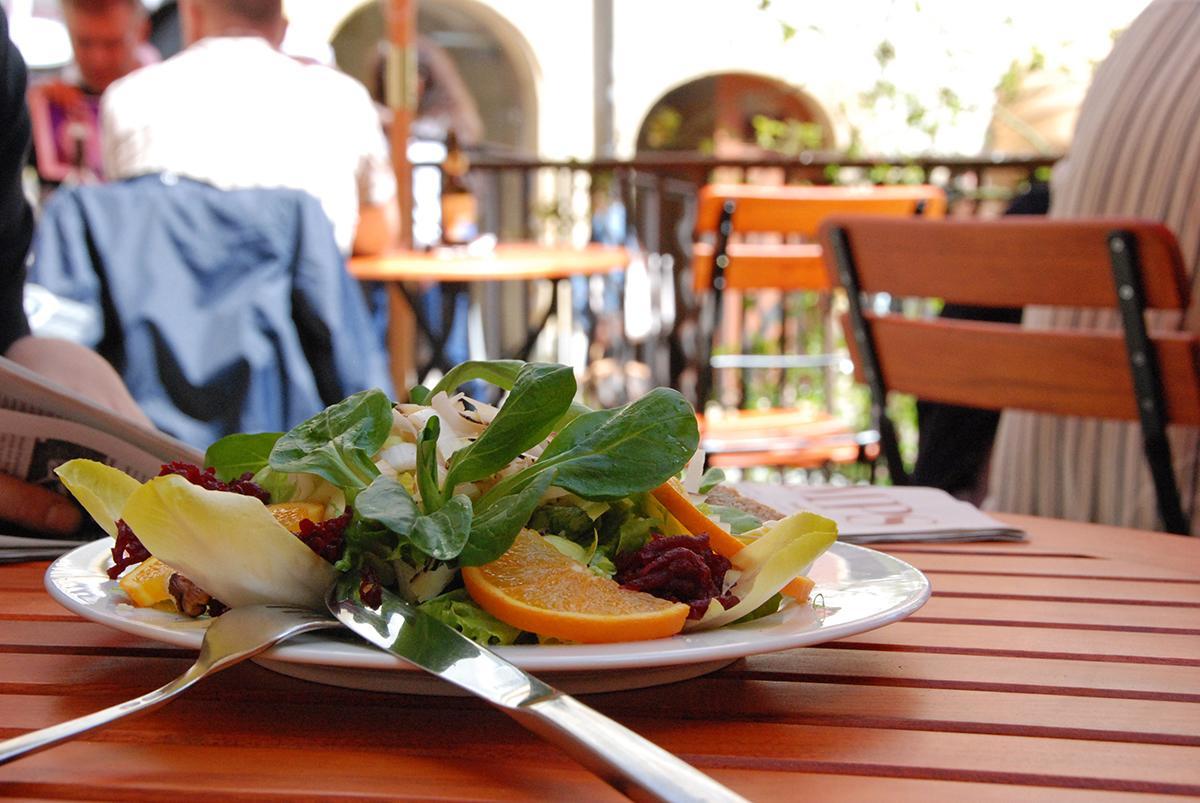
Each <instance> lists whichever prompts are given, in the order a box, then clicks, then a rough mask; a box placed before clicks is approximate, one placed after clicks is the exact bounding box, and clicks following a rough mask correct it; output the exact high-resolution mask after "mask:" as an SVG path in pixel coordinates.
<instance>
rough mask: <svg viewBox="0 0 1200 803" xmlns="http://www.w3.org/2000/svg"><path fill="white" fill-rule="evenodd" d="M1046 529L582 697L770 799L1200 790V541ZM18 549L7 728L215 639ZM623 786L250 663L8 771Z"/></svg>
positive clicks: (49, 778) (411, 794) (255, 782)
mask: <svg viewBox="0 0 1200 803" xmlns="http://www.w3.org/2000/svg"><path fill="white" fill-rule="evenodd" d="M1000 518H1003V519H1004V520H1006V521H1009V522H1011V523H1013V524H1016V525H1018V526H1020V527H1023V528H1024V529H1025V530H1026V531H1027V532H1028V533H1029V539H1028V541H1026V542H1024V543H971V544H944V543H941V544H933V543H925V544H921V543H911V544H895V545H891V546H889V547H888V548H887V551H888V552H890V553H891V554H893V555H896V556H898V557H900V558H902V559H904V560H906V561H908V562H910V563H912V564H914V565H915V566H917V567H918V568H920V569H921V570H922V571H924V572H925V573H926V575H927V576H928V577H929V579H930V581H931V582H932V585H933V596H932V598H931V599H930V600H929V602H928V603H926V605H925V606H924V607H923V608H921V609H920V610H918V611H917V612H916V613H915V614H913V615H912V616H911V617H909V618H908V619H906V620H904V621H901V622H897V623H894V624H890V625H887V626H885V627H883V628H881V629H878V630H874V631H871V632H867V633H863V634H861V635H857V636H851V637H849V638H844V639H842V640H840V641H835V642H832V643H827V644H823V645H820V646H816V647H803V648H799V649H793V650H788V651H785V652H779V653H773V654H767V655H759V656H752V657H750V658H746V659H743V660H739V661H736V662H734V663H733V664H731V665H730V666H728V667H726V668H724V669H721V670H719V671H717V672H714V673H712V674H709V675H705V676H702V677H698V678H694V679H692V680H686V681H682V682H677V683H674V684H671V685H666V686H657V687H653V688H648V689H641V690H636V691H622V692H614V693H607V694H593V695H586V696H584V698H583V699H584V700H585V701H586V702H588V703H589V704H591V705H592V706H594V707H595V708H597V709H599V710H600V711H602V712H604V713H605V714H607V715H609V716H611V717H613V718H615V719H617V720H618V721H620V722H621V723H623V724H625V725H627V726H628V727H630V728H632V729H633V730H635V731H637V732H638V733H640V734H642V735H643V736H646V737H648V738H650V739H652V740H653V741H655V742H657V743H658V744H660V745H662V746H663V747H664V748H666V749H668V750H670V751H672V752H674V753H675V754H676V755H679V756H681V757H682V758H684V759H685V760H687V761H689V762H691V763H692V764H694V765H696V766H697V767H699V768H701V769H702V770H704V771H705V772H707V773H709V774H711V775H712V776H713V777H715V778H716V779H717V780H719V781H720V782H722V783H724V784H726V785H727V786H729V787H731V788H732V789H733V790H734V791H736V792H739V793H740V794H742V795H744V796H745V797H747V798H749V799H751V800H756V801H790V800H811V801H830V802H831V803H832V802H833V801H838V802H839V803H840V801H870V802H871V803H874V802H875V801H935V802H941V801H945V803H957V802H958V801H963V800H969V801H973V802H974V803H989V802H992V801H995V802H997V803H998V802H999V801H1012V800H1029V801H1070V802H1071V803H1085V802H1086V803H1091V801H1102V802H1103V803H1113V802H1115V801H1127V800H1128V801H1133V800H1144V801H1150V800H1155V801H1166V800H1183V799H1187V798H1192V799H1194V798H1195V797H1197V796H1200V538H1188V537H1185V536H1172V535H1164V534H1160V533H1149V532H1140V531H1134V530H1125V529H1118V528H1112V527H1100V526H1093V525H1085V524H1074V523H1069V522H1063V521H1057V520H1052V519H1038V518H1029V517H1019V516H1001V517H1000ZM46 567H47V564H46V563H45V562H41V563H23V564H15V565H9V566H0V738H4V737H10V736H15V735H17V734H19V733H23V732H25V731H27V730H30V729H33V728H41V727H45V726H47V725H51V724H53V723H57V722H61V721H63V720H66V719H69V718H71V717H76V716H79V715H81V714H84V713H87V712H90V711H93V710H96V709H98V708H101V707H103V706H107V705H112V704H114V703H117V702H119V701H122V700H126V699H129V698H131V697H134V696H136V695H140V694H142V693H144V692H146V691H149V690H150V689H152V688H154V687H156V686H158V685H160V684H162V683H164V682H166V681H167V680H169V679H170V678H172V677H173V676H175V675H177V674H178V673H179V672H181V671H183V669H184V668H185V667H187V666H188V665H189V664H190V663H191V661H192V659H193V658H194V657H195V656H194V653H193V652H192V651H189V650H185V649H180V648H176V647H169V646H165V645H163V644H160V643H156V642H153V641H149V640H147V639H145V638H141V637H137V636H132V635H127V634H125V633H121V632H118V631H116V630H111V629H109V628H107V627H104V626H101V625H99V624H93V623H92V622H89V621H85V620H83V619H80V618H79V617H77V616H74V615H71V614H69V613H68V612H67V611H66V610H64V609H63V608H60V607H59V606H58V605H57V604H56V603H55V602H54V601H53V600H52V599H51V598H50V597H49V596H48V595H47V593H46V591H45V590H44V589H43V575H44V574H45V571H46ZM201 795H202V796H203V797H204V799H206V800H222V799H230V798H236V799H239V800H297V799H304V800H315V799H328V800H332V799H349V798H354V799H361V800H417V799H420V800H524V801H558V800H571V801H579V802H580V803H582V801H591V800H618V799H620V798H619V796H618V795H617V793H616V792H614V791H613V790H611V789H610V788H609V787H607V786H606V785H605V784H603V783H602V782H601V781H599V780H597V779H596V778H595V777H594V776H592V775H591V774H589V773H588V772H586V771H585V770H584V769H583V768H581V767H580V766H579V765H577V764H575V763H574V762H573V761H572V760H570V759H569V758H567V757H566V756H565V755H563V754H562V753H560V752H558V751H557V750H556V749H554V748H553V747H551V746H549V745H548V744H547V743H546V742H543V741H541V740H540V739H538V738H537V737H535V736H533V735H532V734H530V733H529V732H527V731H525V730H523V729H522V728H521V727H519V726H518V725H516V724H514V723H513V722H512V721H510V720H509V719H508V718H507V717H505V716H504V715H503V714H500V713H499V712H497V711H495V710H493V709H492V708H489V707H488V706H487V705H485V704H483V703H481V702H478V701H476V700H474V699H465V698H453V697H421V696H406V695H398V694H385V693H379V692H367V691H355V690H351V689H344V688H335V687H328V686H322V685H317V684H314V683H309V682H305V681H301V680H296V679H293V678H290V677H285V676H282V675H278V674H275V673H274V672H270V671H268V670H266V669H263V668H262V667H260V666H257V665H255V664H252V663H243V664H239V665H238V666H235V667H233V668H231V669H229V670H228V671H226V672H223V673H221V674H219V675H217V676H215V677H213V678H210V679H207V680H204V681H203V682H201V683H200V684H199V685H198V686H197V687H196V688H194V689H192V690H190V691H188V692H187V693H186V694H185V695H183V696H182V697H181V698H180V699H179V700H177V701H175V702H172V703H171V704H170V705H168V706H166V707H165V708H163V709H160V710H158V711H156V712H154V713H152V714H148V715H146V716H144V717H142V718H139V719H134V720H129V721H126V722H124V723H120V724H118V725H115V726H113V727H111V728H109V729H107V730H102V731H98V732H94V733H90V734H87V735H86V736H84V737H82V738H81V739H80V740H78V741H74V742H70V743H67V744H64V745H61V746H59V747H56V748H52V749H50V750H47V751H45V752H42V753H38V754H36V755H32V756H29V757H27V758H24V759H21V760H19V761H16V762H13V763H11V764H8V765H6V766H3V767H0V796H5V797H17V798H22V799H26V800H33V799H38V800H44V799H72V800H172V799H193V798H195V797H198V796H201Z"/></svg>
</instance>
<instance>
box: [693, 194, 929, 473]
mask: <svg viewBox="0 0 1200 803" xmlns="http://www.w3.org/2000/svg"><path fill="white" fill-rule="evenodd" d="M945 210H946V198H945V194H944V193H943V192H942V190H941V189H939V188H937V187H932V186H925V185H922V186H894V187H799V186H778V187H762V186H753V185H720V184H713V185H708V186H706V187H704V188H702V189H701V191H700V196H699V208H698V212H697V220H696V228H695V243H694V246H693V262H692V265H693V273H694V277H693V279H694V287H695V290H696V292H697V294H698V295H700V296H701V297H702V298H703V300H704V306H703V307H702V311H701V322H700V338H701V341H702V343H701V349H700V351H701V357H700V359H699V361H698V362H699V366H698V376H697V381H696V395H697V397H698V399H699V400H700V404H701V407H702V408H704V407H705V403H706V402H707V401H708V400H709V396H710V394H711V393H712V391H713V384H714V371H723V370H737V371H741V372H742V374H743V377H745V376H746V375H748V374H749V373H750V372H751V371H753V370H756V369H768V370H775V371H786V370H795V369H802V370H814V371H820V372H822V373H823V382H824V385H825V398H826V405H825V407H824V408H823V409H820V408H814V409H808V410H801V409H795V408H772V409H765V410H764V409H740V408H741V407H742V406H743V401H744V399H742V400H738V402H737V403H735V404H728V405H724V406H718V407H717V408H716V409H709V410H706V412H705V414H703V415H701V420H700V426H701V448H702V449H704V450H705V452H706V453H707V455H708V463H709V465H711V466H717V467H725V468H730V467H737V468H747V467H751V466H787V467H801V468H817V467H824V466H828V465H830V464H839V463H851V462H855V461H859V460H863V459H867V460H871V459H873V458H874V456H875V454H876V452H877V447H876V441H877V439H878V435H877V433H875V432H874V431H866V432H860V431H856V430H854V429H853V428H852V427H849V426H847V425H846V424H845V423H844V422H842V421H840V420H839V419H838V418H836V417H835V416H834V415H833V413H832V385H833V372H834V369H835V367H836V365H837V363H838V362H839V361H840V360H842V359H844V357H842V356H841V355H839V354H836V353H833V352H834V348H833V337H834V332H833V329H832V325H831V323H832V322H831V315H830V306H829V299H830V294H829V291H830V289H831V285H830V283H829V279H828V276H827V274H826V272H825V267H824V263H823V262H822V256H821V246H820V245H819V244H818V243H817V242H816V237H817V231H818V228H819V226H820V224H821V221H822V220H824V219H825V218H826V217H827V216H829V215H832V214H846V213H859V214H882V215H899V216H905V217H910V216H913V215H926V216H932V217H941V216H943V215H944V214H945ZM726 291H737V292H741V293H757V292H762V291H777V292H780V293H783V294H788V293H796V292H804V291H811V292H815V293H816V294H817V299H818V301H817V303H818V305H819V309H818V314H819V317H820V318H821V321H822V327H823V329H824V332H823V333H822V338H821V339H822V342H823V343H824V351H825V352H826V353H820V354H797V353H790V354H789V353H780V354H771V355H763V354H758V355H751V354H741V353H724V352H726V351H728V350H729V349H731V348H732V349H735V350H740V349H741V343H740V342H738V343H733V344H727V343H722V342H721V336H720V329H721V322H722V317H723V309H724V300H725V299H724V296H725V293H726ZM779 350H780V351H781V352H785V351H787V349H784V348H781V349H779ZM742 384H743V390H744V385H745V382H743V383H742Z"/></svg>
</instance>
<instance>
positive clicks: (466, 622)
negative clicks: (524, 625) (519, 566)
mask: <svg viewBox="0 0 1200 803" xmlns="http://www.w3.org/2000/svg"><path fill="white" fill-rule="evenodd" d="M417 607H419V608H420V609H421V610H423V611H425V613H427V614H429V615H430V616H432V617H433V618H434V619H437V620H439V621H441V622H445V623H446V624H448V625H450V626H451V627H453V628H454V629H455V630H457V631H459V632H460V633H462V634H463V635H465V636H466V637H467V638H469V639H471V640H472V641H477V642H479V643H480V644H486V645H488V646H496V645H498V644H512V643H513V642H514V641H516V640H517V636H519V635H521V631H520V629H518V628H515V627H513V626H512V625H507V624H505V623H504V622H501V621H500V620H499V619H497V618H496V617H494V616H492V615H491V614H490V613H488V612H487V611H485V610H484V609H483V608H480V607H479V606H478V605H476V604H475V602H474V601H473V600H472V599H471V598H470V597H469V596H468V595H467V592H466V589H462V588H460V589H458V590H457V591H450V592H448V593H446V594H442V595H441V596H439V597H434V598H433V599H431V600H429V601H428V602H422V603H421V604H420V605H419V606H417Z"/></svg>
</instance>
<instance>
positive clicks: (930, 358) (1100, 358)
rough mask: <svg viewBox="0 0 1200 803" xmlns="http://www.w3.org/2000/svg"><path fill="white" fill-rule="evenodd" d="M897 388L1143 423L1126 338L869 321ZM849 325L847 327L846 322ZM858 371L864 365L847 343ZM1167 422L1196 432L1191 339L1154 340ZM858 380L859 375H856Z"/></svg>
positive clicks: (1196, 373)
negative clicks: (1135, 393)
mask: <svg viewBox="0 0 1200 803" xmlns="http://www.w3.org/2000/svg"><path fill="white" fill-rule="evenodd" d="M867 318H868V321H869V323H870V327H871V331H872V332H873V335H874V342H875V346H876V350H877V352H878V356H879V363H880V365H881V366H882V371H883V375H884V383H885V385H886V386H887V387H888V388H889V389H891V390H897V391H901V392H904V393H912V394H915V395H917V396H920V397H921V398H924V399H929V400H932V401H940V402H945V403H948V404H961V405H966V406H970V407H980V408H985V409H995V410H998V409H1003V408H1009V407H1012V408H1018V409H1025V410H1034V411H1038V412H1045V413H1056V414H1060V415H1076V416H1088V417H1096V418H1111V419H1120V420H1127V421H1136V420H1138V410H1137V405H1136V403H1135V400H1134V392H1133V382H1132V379H1131V377H1130V373H1129V360H1128V357H1127V355H1126V351H1125V343H1124V339H1123V336H1122V334H1121V333H1120V332H1079V331H1061V330H1056V331H1039V330H1030V329H1022V328H1020V327H1018V326H1013V325H1009V324H992V323H977V322H966V321H955V320H946V319H938V320H913V319H903V318H899V317H895V316H885V317H878V316H874V315H869V316H867ZM843 324H844V325H847V326H848V325H849V324H848V321H846V320H845V319H843ZM847 340H848V342H849V343H850V347H851V353H852V356H853V357H854V361H855V365H856V371H857V370H858V368H857V366H860V365H861V360H860V359H859V355H858V354H857V350H856V348H855V344H854V339H853V338H847ZM1153 340H1154V347H1155V350H1156V353H1157V355H1158V361H1159V367H1160V370H1161V373H1162V378H1163V385H1164V388H1163V390H1164V395H1165V399H1166V407H1167V416H1168V421H1170V422H1171V423H1175V424H1191V425H1196V424H1200V370H1198V355H1197V348H1196V340H1195V338H1194V337H1192V336H1191V335H1188V334H1183V333H1162V334H1159V335H1156V336H1155V337H1154V338H1153ZM859 379H860V381H861V380H862V377H861V376H860V377H859Z"/></svg>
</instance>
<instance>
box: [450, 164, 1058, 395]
mask: <svg viewBox="0 0 1200 803" xmlns="http://www.w3.org/2000/svg"><path fill="white" fill-rule="evenodd" d="M1058 158H1059V157H1058V156H1056V155H1039V156H1000V155H997V156H990V155H982V156H974V157H958V156H955V157H936V156H917V157H853V158H851V157H848V156H846V155H844V154H837V153H818V152H809V153H802V154H799V155H797V156H794V157H784V156H765V157H756V158H743V159H730V158H716V157H712V156H706V155H703V154H699V153H691V152H678V153H655V154H647V155H642V156H638V157H636V158H633V159H595V160H590V161H577V160H550V159H536V158H526V157H522V156H519V155H497V154H494V153H492V154H489V153H476V154H473V156H472V160H471V181H472V182H473V186H474V187H475V189H476V192H477V193H478V195H479V198H480V228H481V230H482V231H488V232H494V233H495V234H497V235H498V237H499V238H500V239H501V240H516V239H520V240H530V239H533V240H538V241H542V242H548V243H551V242H552V243H575V244H582V243H584V242H587V241H589V240H600V241H608V242H621V243H626V244H629V243H634V244H636V245H637V247H638V248H639V249H640V250H641V251H642V252H643V253H644V254H646V255H647V260H646V262H647V264H649V265H650V267H651V272H652V273H653V274H654V275H653V276H652V277H651V280H650V282H649V285H650V286H655V285H656V283H657V284H658V285H661V284H663V283H667V284H668V285H669V286H668V287H667V288H666V291H667V292H668V293H669V296H670V307H671V310H670V313H671V314H670V317H669V320H665V321H659V322H657V325H658V326H659V328H658V329H656V330H655V332H654V337H653V338H652V339H644V340H642V341H641V342H638V343H633V344H630V343H625V344H624V345H623V348H624V351H623V352H622V353H620V354H616V355H614V356H615V357H616V358H617V359H618V360H626V359H634V360H637V361H639V362H642V363H644V364H646V365H648V366H650V369H651V372H652V374H653V377H652V380H651V381H652V382H653V383H662V384H670V385H672V386H675V387H680V385H681V382H680V379H681V375H682V374H684V373H685V372H686V371H687V370H688V368H689V365H693V364H694V362H695V360H696V358H697V355H696V353H695V350H694V348H692V347H691V346H690V344H689V338H693V337H694V336H695V312H696V310H697V306H698V302H697V299H696V298H695V297H694V294H693V292H692V285H691V265H690V262H691V240H692V229H693V222H694V219H695V212H696V194H697V191H698V190H699V188H700V187H702V186H703V185H704V184H707V183H710V182H713V181H721V182H730V183H739V182H756V183H764V184H860V185H868V184H902V183H912V184H916V183H929V184H935V185H938V186H940V187H942V188H943V189H944V190H945V191H946V195H947V199H948V202H949V212H948V214H950V215H952V216H968V217H969V216H976V215H990V214H999V212H1000V211H1002V210H1003V208H1004V205H1005V203H1006V202H1007V200H1008V199H1009V198H1010V197H1011V195H1012V194H1013V193H1014V192H1015V191H1016V190H1018V189H1019V188H1020V187H1021V186H1022V185H1023V184H1027V183H1029V182H1031V181H1035V180H1042V179H1045V178H1046V177H1047V176H1048V173H1049V168H1050V167H1051V166H1052V165H1053V164H1054V163H1055V162H1056V161H1057V160H1058ZM614 208H616V209H619V212H620V213H619V214H611V213H612V211H613V209H614ZM661 289H662V288H661V287H659V290H660V291H661ZM684 384H686V383H684ZM681 389H685V390H686V388H681ZM693 401H700V400H693Z"/></svg>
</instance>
